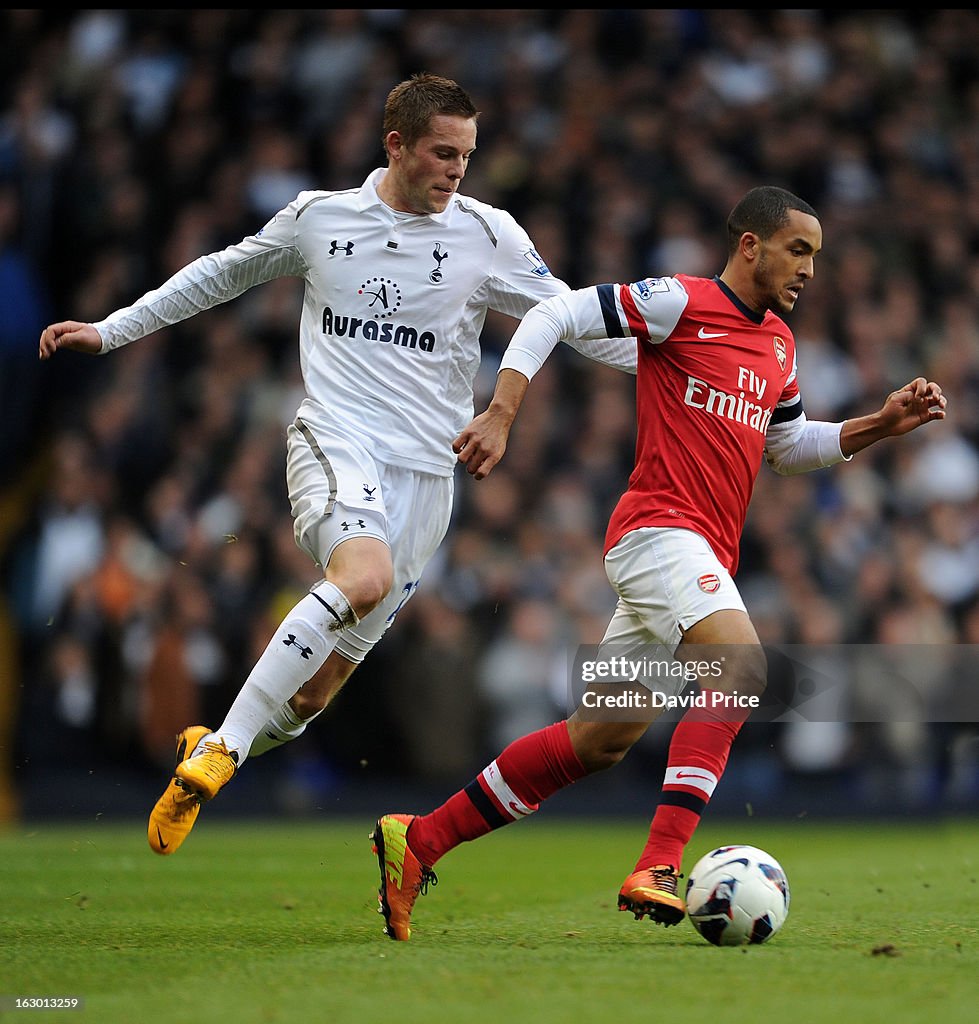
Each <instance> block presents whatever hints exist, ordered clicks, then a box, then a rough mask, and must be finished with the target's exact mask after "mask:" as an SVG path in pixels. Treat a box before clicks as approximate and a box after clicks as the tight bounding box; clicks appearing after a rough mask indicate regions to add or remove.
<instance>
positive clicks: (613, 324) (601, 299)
mask: <svg viewBox="0 0 979 1024" xmlns="http://www.w3.org/2000/svg"><path fill="white" fill-rule="evenodd" d="M595 291H596V292H598V303H599V305H600V306H601V307H602V319H603V320H604V321H605V336H606V337H607V338H624V337H625V331H623V330H622V325H621V324H620V323H619V315H618V313H616V311H615V285H614V284H600V285H597V286H596V287H595Z"/></svg>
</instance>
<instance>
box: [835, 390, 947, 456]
mask: <svg viewBox="0 0 979 1024" xmlns="http://www.w3.org/2000/svg"><path fill="white" fill-rule="evenodd" d="M947 406H948V400H947V399H946V398H945V396H944V395H943V394H942V389H941V388H940V387H939V386H938V385H937V384H936V383H935V382H934V381H929V380H925V378H924V377H916V378H915V379H914V380H913V381H911V382H910V383H908V384H905V385H904V387H903V388H898V390H897V391H892V392H891V393H890V394H889V395H888V396H887V400H886V401H885V402H884V404H883V405H882V406H881V408H880V409H879V410H878V411H877V412H875V413H871V414H870V415H869V416H857V417H855V418H854V419H850V420H847V421H846V422H845V423H844V424H843V429H842V430H841V431H840V449H841V451H842V452H843V454H844V455H846V456H850V455H854V454H856V453H857V452H859V451H863V449H864V448H869V447H870V445H872V444H874V443H876V442H877V441H881V440H883V439H884V438H885V437H900V436H901V435H902V434H907V433H909V432H910V431H912V430H914V429H916V428H917V427H920V426H921V425H922V424H924V423H931V422H932V420H943V419H945V410H946V408H947Z"/></svg>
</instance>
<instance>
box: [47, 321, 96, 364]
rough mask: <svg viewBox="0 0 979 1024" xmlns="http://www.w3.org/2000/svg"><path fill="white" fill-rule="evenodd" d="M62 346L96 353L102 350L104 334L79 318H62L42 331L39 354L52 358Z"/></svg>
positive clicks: (91, 353)
mask: <svg viewBox="0 0 979 1024" xmlns="http://www.w3.org/2000/svg"><path fill="white" fill-rule="evenodd" d="M60 348H70V349H72V350H73V351H75V352H88V353H89V354H90V355H96V354H98V353H99V352H101V351H102V335H101V334H99V332H98V331H97V330H96V329H95V328H94V327H93V326H92V325H91V324H83V323H79V322H78V321H77V320H62V322H61V323H60V324H51V326H50V327H45V328H44V330H43V331H41V341H40V344H39V346H38V356H39V357H40V358H41V359H50V358H51V357H52V356H53V355H54V354H55V352H57V351H58V349H60Z"/></svg>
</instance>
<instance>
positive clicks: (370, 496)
mask: <svg viewBox="0 0 979 1024" xmlns="http://www.w3.org/2000/svg"><path fill="white" fill-rule="evenodd" d="M363 488H364V501H377V498H375V497H374V492H375V491H376V490H377V488H376V487H368V486H367V484H363Z"/></svg>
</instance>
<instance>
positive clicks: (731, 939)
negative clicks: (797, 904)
mask: <svg viewBox="0 0 979 1024" xmlns="http://www.w3.org/2000/svg"><path fill="white" fill-rule="evenodd" d="M686 902H687V915H688V916H689V918H690V923H691V924H692V925H693V926H694V928H696V929H697V931H698V932H699V933H700V934H701V935H702V936H703V937H704V938H705V939H706V940H707V941H708V942H712V943H713V944H714V945H715V946H745V945H757V944H758V943H761V942H767V941H768V940H769V939H770V938H771V937H772V936H773V935H774V934H775V933H776V932H777V931H778V930H779V928H781V927H782V925H783V924H785V919H786V917H788V913H789V883H788V879H787V878H786V877H785V872H784V871H783V870H782V866H781V864H779V862H778V861H777V860H776V859H775V858H774V857H772V856H771V854H768V853H766V852H765V851H764V850H759V849H758V848H757V847H755V846H721V847H718V848H717V849H716V850H711V852H710V853H708V854H705V855H704V856H703V857H701V858H700V860H699V861H697V863H696V864H695V865H694V867H693V870H692V871H691V872H690V875H689V878H688V880H687V892H686Z"/></svg>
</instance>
